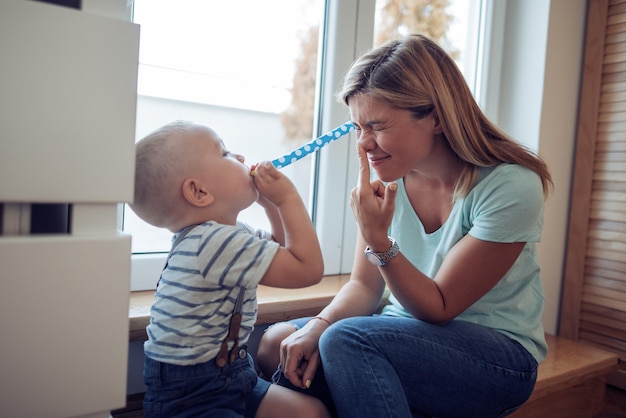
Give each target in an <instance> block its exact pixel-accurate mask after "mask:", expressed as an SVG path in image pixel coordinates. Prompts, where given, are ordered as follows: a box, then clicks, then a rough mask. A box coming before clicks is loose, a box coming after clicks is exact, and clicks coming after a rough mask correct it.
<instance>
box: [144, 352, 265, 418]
mask: <svg viewBox="0 0 626 418" xmlns="http://www.w3.org/2000/svg"><path fill="white" fill-rule="evenodd" d="M241 356H242V357H243V358H237V359H236V360H235V361H234V362H233V363H231V364H229V365H227V366H225V367H224V368H220V367H218V366H217V365H216V364H215V360H211V361H208V362H206V363H201V364H194V365H190V366H178V365H174V364H168V363H162V362H159V361H155V360H153V359H151V358H149V357H147V356H146V358H145V362H144V382H145V384H146V386H147V392H146V396H145V398H144V405H143V407H144V416H145V417H146V418H152V417H173V416H176V417H198V416H203V417H206V416H210V417H213V416H215V417H220V418H221V417H224V418H231V417H233V418H234V417H254V415H255V414H256V410H257V408H258V406H259V404H260V403H261V400H262V399H263V397H264V396H265V394H266V393H267V390H268V388H269V382H267V381H265V380H263V379H261V378H257V373H256V371H255V369H254V363H253V360H252V357H251V356H250V354H247V353H246V352H245V351H244V352H243V353H242V355H241Z"/></svg>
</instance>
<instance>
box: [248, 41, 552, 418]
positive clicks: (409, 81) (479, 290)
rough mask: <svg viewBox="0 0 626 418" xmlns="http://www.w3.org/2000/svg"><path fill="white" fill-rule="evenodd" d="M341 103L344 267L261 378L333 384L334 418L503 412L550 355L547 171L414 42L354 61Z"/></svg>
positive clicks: (266, 351)
mask: <svg viewBox="0 0 626 418" xmlns="http://www.w3.org/2000/svg"><path fill="white" fill-rule="evenodd" d="M340 98H341V100H342V101H343V102H344V103H345V104H346V105H347V106H348V107H349V109H350V116H351V119H352V122H353V123H354V125H355V126H356V130H357V147H358V155H359V162H360V173H359V180H358V184H357V187H356V188H355V189H353V190H352V193H351V196H350V204H351V207H352V210H353V213H354V216H355V218H356V221H357V224H358V228H359V232H358V237H357V251H356V256H355V260H354V264H353V269H352V274H351V277H350V280H349V281H348V283H347V284H346V285H345V286H344V287H343V288H342V289H341V291H340V292H339V293H338V294H337V296H336V297H335V298H334V299H333V301H332V302H331V303H330V304H329V305H328V306H327V307H326V308H324V309H323V310H322V311H321V312H320V313H319V315H318V316H317V317H315V318H314V319H311V320H308V321H306V320H301V321H294V323H292V324H278V325H276V326H274V327H272V328H271V329H270V330H268V331H267V333H266V334H265V336H264V337H263V341H262V343H261V347H260V349H259V358H258V361H259V363H260V365H261V367H262V370H265V372H266V373H267V372H268V371H270V370H271V369H273V368H275V367H276V366H277V365H280V370H282V372H283V373H284V377H285V378H286V379H288V380H289V381H290V382H291V384H292V385H293V386H294V387H297V388H308V387H310V386H311V385H312V387H311V391H312V392H311V393H316V392H313V390H314V389H315V388H316V387H319V386H321V387H322V388H324V387H326V386H327V389H328V392H330V393H331V394H332V401H334V406H335V407H336V414H337V415H338V416H339V417H341V418H345V417H360V418H362V417H375V418H382V417H410V416H413V417H419V416H436V417H440V418H441V417H497V416H504V415H507V414H509V413H511V412H512V411H514V410H515V409H516V408H517V407H519V406H520V405H521V404H522V403H523V402H524V401H525V400H526V399H528V397H529V396H530V394H531V392H532V390H533V387H534V384H535V380H536V376H537V365H538V363H540V362H541V361H542V360H543V358H544V357H545V355H546V351H547V346H546V343H545V340H544V331H543V326H542V323H541V317H542V312H543V303H544V296H543V289H542V285H541V277H540V274H539V266H538V263H537V260H536V250H535V243H536V242H538V241H539V240H540V238H541V229H542V221H543V208H544V199H545V197H546V196H547V195H548V193H549V191H550V188H551V187H552V180H551V177H550V174H549V172H548V169H547V167H546V165H545V163H544V162H543V161H542V160H541V159H540V158H539V157H538V156H536V155H535V154H533V153H532V152H530V151H528V150H527V149H525V148H524V147H522V146H521V145H519V144H518V143H516V142H515V141H513V140H512V139H511V138H509V137H508V136H507V135H506V134H505V133H504V132H502V131H501V130H499V129H498V128H497V127H496V126H494V125H493V124H492V123H491V122H490V121H489V120H488V119H487V118H486V117H485V115H484V114H483V113H482V111H481V110H480V108H479V107H478V105H477V103H476V102H475V101H474V99H473V97H472V95H471V92H470V90H469V88H468V87H467V85H466V83H465V81H464V79H463V76H462V74H461V73H460V71H459V70H458V68H457V67H456V65H455V63H454V61H453V60H452V59H451V58H450V57H449V56H448V55H447V54H446V53H445V52H444V51H443V50H442V49H441V48H440V47H439V46H437V45H436V44H435V43H434V42H432V41H430V40H429V39H427V38H425V37H423V36H420V35H411V36H407V37H405V38H404V39H402V40H398V41H390V42H388V43H386V44H385V45H383V46H381V47H379V48H377V49H374V50H372V51H370V52H369V53H367V54H365V55H364V56H362V57H361V58H360V59H358V60H357V61H356V62H355V63H354V64H353V65H352V67H351V69H350V71H349V72H348V74H347V76H346V78H345V81H344V85H343V89H342V91H341V92H340ZM370 166H371V168H372V169H373V171H374V172H375V174H376V179H375V180H373V181H371V180H370ZM385 288H388V289H389V291H390V292H391V296H390V298H389V303H388V304H387V305H386V306H384V308H383V309H382V312H381V314H380V315H374V316H372V315H373V314H375V313H376V312H377V309H378V306H379V303H380V301H381V298H382V296H383V292H384V290H385ZM322 365H323V373H322V372H321V366H322ZM316 373H317V374H316ZM284 380H285V379H283V381H284ZM302 390H305V391H306V389H302ZM326 402H327V403H328V404H329V406H330V407H332V405H331V402H330V401H329V400H326Z"/></svg>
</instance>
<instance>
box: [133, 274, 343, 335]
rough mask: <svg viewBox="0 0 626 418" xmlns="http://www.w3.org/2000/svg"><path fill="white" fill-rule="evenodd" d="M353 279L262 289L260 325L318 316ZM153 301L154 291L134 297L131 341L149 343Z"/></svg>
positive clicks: (333, 277)
mask: <svg viewBox="0 0 626 418" xmlns="http://www.w3.org/2000/svg"><path fill="white" fill-rule="evenodd" d="M349 278H350V275H349V274H342V275H337V276H326V277H324V278H323V279H322V281H321V282H320V283H319V284H316V285H315V286H310V287H307V288H303V289H279V288H275V287H267V286H259V290H258V292H257V298H258V303H259V312H258V315H257V323H258V324H271V323H274V322H279V321H286V320H288V319H293V318H300V317H303V316H310V315H316V314H317V313H319V311H321V310H322V308H324V307H325V306H326V305H328V303H329V302H330V301H331V300H332V298H333V297H334V296H335V295H336V294H337V292H338V291H339V289H341V287H342V286H343V285H344V284H345V283H346V282H347V281H348V279H349ZM153 299H154V290H146V291H143V292H131V293H130V307H129V310H128V319H129V335H128V339H129V341H145V340H146V339H147V338H148V337H147V335H146V326H147V325H148V323H149V322H150V306H151V305H152V301H153Z"/></svg>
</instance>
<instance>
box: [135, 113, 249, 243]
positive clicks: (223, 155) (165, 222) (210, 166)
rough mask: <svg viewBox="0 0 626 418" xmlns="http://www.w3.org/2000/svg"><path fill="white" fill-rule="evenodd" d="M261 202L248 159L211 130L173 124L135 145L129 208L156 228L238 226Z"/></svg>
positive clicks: (174, 230)
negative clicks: (210, 224)
mask: <svg viewBox="0 0 626 418" xmlns="http://www.w3.org/2000/svg"><path fill="white" fill-rule="evenodd" d="M257 198H258V192H257V190H256V188H255V186H254V181H253V179H252V177H251V176H250V169H249V168H248V167H247V166H246V165H245V164H244V158H243V157H242V156H241V155H238V154H232V153H230V152H228V151H227V150H226V148H225V146H224V143H223V142H222V140H221V139H220V138H219V137H218V136H217V134H216V133H215V132H214V131H213V130H212V129H210V128H208V127H207V126H204V125H200V124H197V123H194V122H188V121H176V122H172V123H170V124H168V125H165V126H163V127H161V128H159V129H157V130H156V131H154V132H152V133H151V134H149V135H148V136H146V137H145V138H143V139H142V140H140V141H139V142H138V143H137V145H136V163H135V196H134V201H133V203H132V204H131V208H132V209H133V210H134V211H135V213H136V214H137V215H138V216H139V217H140V218H142V219H143V220H144V221H146V222H148V223H150V224H152V225H154V226H158V227H164V228H167V229H169V230H171V231H173V232H176V231H178V230H180V229H181V228H183V227H185V226H188V225H193V224H197V223H201V222H205V221H208V220H215V221H217V222H220V223H228V224H234V222H235V221H236V219H237V215H238V214H239V212H240V211H241V210H243V209H245V208H247V207H248V206H250V205H251V204H252V203H254V202H255V201H256V199H257Z"/></svg>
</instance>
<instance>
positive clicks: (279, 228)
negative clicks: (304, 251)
mask: <svg viewBox="0 0 626 418" xmlns="http://www.w3.org/2000/svg"><path fill="white" fill-rule="evenodd" d="M257 203H258V204H259V205H260V206H261V207H262V208H263V209H265V216H267V219H268V220H269V221H270V228H271V229H270V230H271V232H272V238H273V239H274V241H276V242H277V243H279V244H280V245H281V246H283V247H284V246H285V230H284V229H283V221H282V220H281V219H280V213H278V208H277V207H276V205H274V204H273V203H272V202H270V201H269V200H267V199H266V198H265V197H263V196H261V195H259V199H258V200H257Z"/></svg>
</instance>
